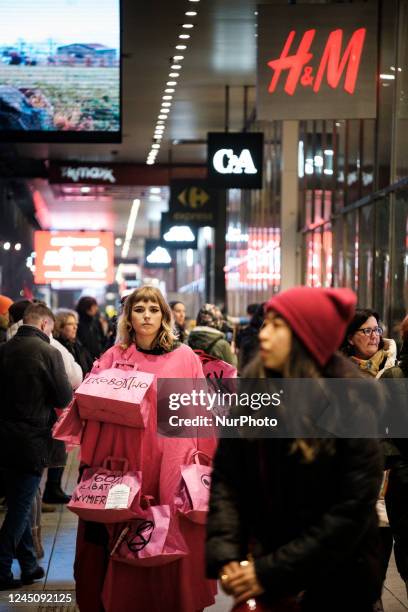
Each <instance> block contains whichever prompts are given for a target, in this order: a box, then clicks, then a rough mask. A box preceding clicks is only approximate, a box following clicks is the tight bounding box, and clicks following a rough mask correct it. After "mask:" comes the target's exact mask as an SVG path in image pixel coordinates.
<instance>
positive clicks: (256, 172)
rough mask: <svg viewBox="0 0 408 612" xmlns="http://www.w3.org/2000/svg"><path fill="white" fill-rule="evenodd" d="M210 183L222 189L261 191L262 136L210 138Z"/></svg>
mask: <svg viewBox="0 0 408 612" xmlns="http://www.w3.org/2000/svg"><path fill="white" fill-rule="evenodd" d="M207 145H208V179H209V182H210V184H211V185H212V186H214V187H219V188H223V189H229V188H238V189H261V187H262V165H263V134H260V133H251V132H248V133H232V134H231V133H225V132H219V133H218V132H217V133H215V132H212V133H209V134H208V141H207Z"/></svg>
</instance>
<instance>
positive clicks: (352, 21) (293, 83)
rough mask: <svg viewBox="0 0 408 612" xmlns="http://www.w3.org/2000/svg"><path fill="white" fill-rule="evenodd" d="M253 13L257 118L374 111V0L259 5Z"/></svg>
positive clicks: (358, 115)
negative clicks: (255, 20) (255, 16)
mask: <svg viewBox="0 0 408 612" xmlns="http://www.w3.org/2000/svg"><path fill="white" fill-rule="evenodd" d="M258 15H259V16H258V20H259V24H258V71H257V119H259V120H273V119H359V118H361V119H363V118H374V117H375V116H376V88H377V9H376V6H375V5H371V4H369V3H357V4H341V5H339V4H337V5H333V4H331V5H321V4H319V5H313V4H312V5H311V4H308V5H289V6H282V5H279V6H277V5H268V6H265V5H263V6H260V7H259V10H258Z"/></svg>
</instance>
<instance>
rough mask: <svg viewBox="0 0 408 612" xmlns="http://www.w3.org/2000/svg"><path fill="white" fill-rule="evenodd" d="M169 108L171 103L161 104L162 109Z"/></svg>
mask: <svg viewBox="0 0 408 612" xmlns="http://www.w3.org/2000/svg"><path fill="white" fill-rule="evenodd" d="M170 106H171V102H162V107H163V108H170Z"/></svg>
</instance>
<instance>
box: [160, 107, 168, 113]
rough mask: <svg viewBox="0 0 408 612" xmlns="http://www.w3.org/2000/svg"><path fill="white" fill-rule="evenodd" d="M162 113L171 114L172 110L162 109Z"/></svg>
mask: <svg viewBox="0 0 408 612" xmlns="http://www.w3.org/2000/svg"><path fill="white" fill-rule="evenodd" d="M160 112H161V113H169V112H170V109H169V108H162V109H161V111H160Z"/></svg>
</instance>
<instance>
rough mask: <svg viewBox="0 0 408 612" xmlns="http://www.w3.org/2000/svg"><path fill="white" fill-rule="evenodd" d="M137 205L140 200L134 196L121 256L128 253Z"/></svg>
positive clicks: (137, 210)
mask: <svg viewBox="0 0 408 612" xmlns="http://www.w3.org/2000/svg"><path fill="white" fill-rule="evenodd" d="M147 163H149V162H147ZM139 207H140V200H139V199H137V198H136V199H134V200H133V204H132V208H131V209H130V214H129V219H128V222H127V227H126V236H125V242H124V245H123V248H122V257H123V258H125V257H127V256H128V253H129V247H130V243H131V241H132V238H133V232H134V231H135V223H136V218H137V214H138V212H139Z"/></svg>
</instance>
